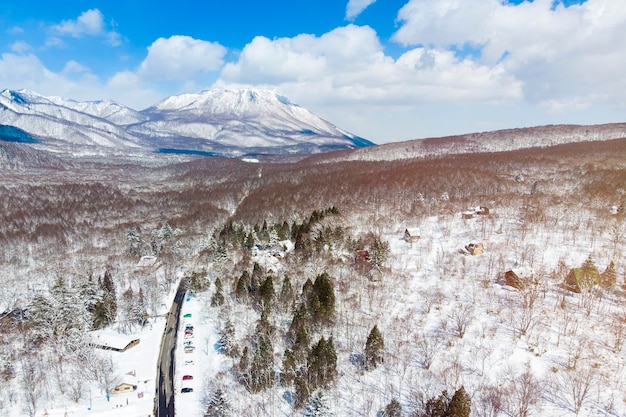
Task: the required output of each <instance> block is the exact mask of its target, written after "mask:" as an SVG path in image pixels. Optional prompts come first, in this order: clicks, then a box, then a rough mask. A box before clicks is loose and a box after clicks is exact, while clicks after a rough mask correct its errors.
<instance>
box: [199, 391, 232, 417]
mask: <svg viewBox="0 0 626 417" xmlns="http://www.w3.org/2000/svg"><path fill="white" fill-rule="evenodd" d="M231 412H232V409H231V406H230V403H229V401H228V398H227V397H226V395H225V394H224V392H223V391H222V390H221V389H219V388H218V389H216V390H215V392H213V395H212V396H211V399H210V400H209V404H208V406H207V410H206V412H205V413H204V417H228V416H230V415H231Z"/></svg>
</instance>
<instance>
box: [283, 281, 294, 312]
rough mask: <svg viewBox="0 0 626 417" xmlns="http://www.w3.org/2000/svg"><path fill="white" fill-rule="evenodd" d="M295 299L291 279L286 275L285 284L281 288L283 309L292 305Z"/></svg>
mask: <svg viewBox="0 0 626 417" xmlns="http://www.w3.org/2000/svg"><path fill="white" fill-rule="evenodd" d="M293 301H294V292H293V287H292V285H291V280H290V279H289V277H288V276H286V275H285V277H284V278H283V285H282V287H281V289H280V304H281V306H282V307H283V309H286V308H289V307H291V305H292V304H293Z"/></svg>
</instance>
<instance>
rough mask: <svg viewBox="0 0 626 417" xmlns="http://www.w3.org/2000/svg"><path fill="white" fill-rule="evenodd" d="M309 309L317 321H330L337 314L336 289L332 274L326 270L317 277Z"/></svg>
mask: <svg viewBox="0 0 626 417" xmlns="http://www.w3.org/2000/svg"><path fill="white" fill-rule="evenodd" d="M309 311H310V312H311V316H312V317H313V320H314V321H315V322H317V323H325V322H329V321H331V320H332V319H333V317H334V314H335V289H334V286H333V282H332V280H331V279H330V276H329V275H328V274H327V273H326V272H324V273H322V274H320V275H318V276H317V278H315V282H314V283H313V289H312V291H311V295H310V297H309Z"/></svg>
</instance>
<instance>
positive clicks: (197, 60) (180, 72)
mask: <svg viewBox="0 0 626 417" xmlns="http://www.w3.org/2000/svg"><path fill="white" fill-rule="evenodd" d="M226 52H227V50H226V48H225V47H223V46H222V45H220V44H218V43H216V42H208V41H204V40H199V39H194V38H192V37H189V36H172V37H170V38H159V39H157V40H156V41H154V43H152V45H150V46H149V47H148V56H147V57H146V58H145V59H144V61H143V62H142V63H141V65H140V68H139V70H138V73H139V74H140V75H141V76H142V77H145V78H147V79H149V80H154V81H164V80H174V81H184V80H187V79H189V78H192V77H194V76H198V75H202V74H204V73H207V72H210V71H216V70H219V69H220V68H221V66H222V65H223V63H224V55H225V54H226Z"/></svg>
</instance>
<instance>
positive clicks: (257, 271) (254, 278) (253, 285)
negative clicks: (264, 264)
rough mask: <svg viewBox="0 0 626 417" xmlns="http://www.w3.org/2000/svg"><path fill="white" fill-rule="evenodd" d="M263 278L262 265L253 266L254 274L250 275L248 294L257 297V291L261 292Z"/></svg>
mask: <svg viewBox="0 0 626 417" xmlns="http://www.w3.org/2000/svg"><path fill="white" fill-rule="evenodd" d="M262 277H263V270H262V269H261V265H259V264H258V263H257V262H255V263H254V265H253V266H252V274H251V275H250V287H249V288H248V292H249V293H250V294H251V295H256V293H257V291H259V287H260V286H261V278H262Z"/></svg>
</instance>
